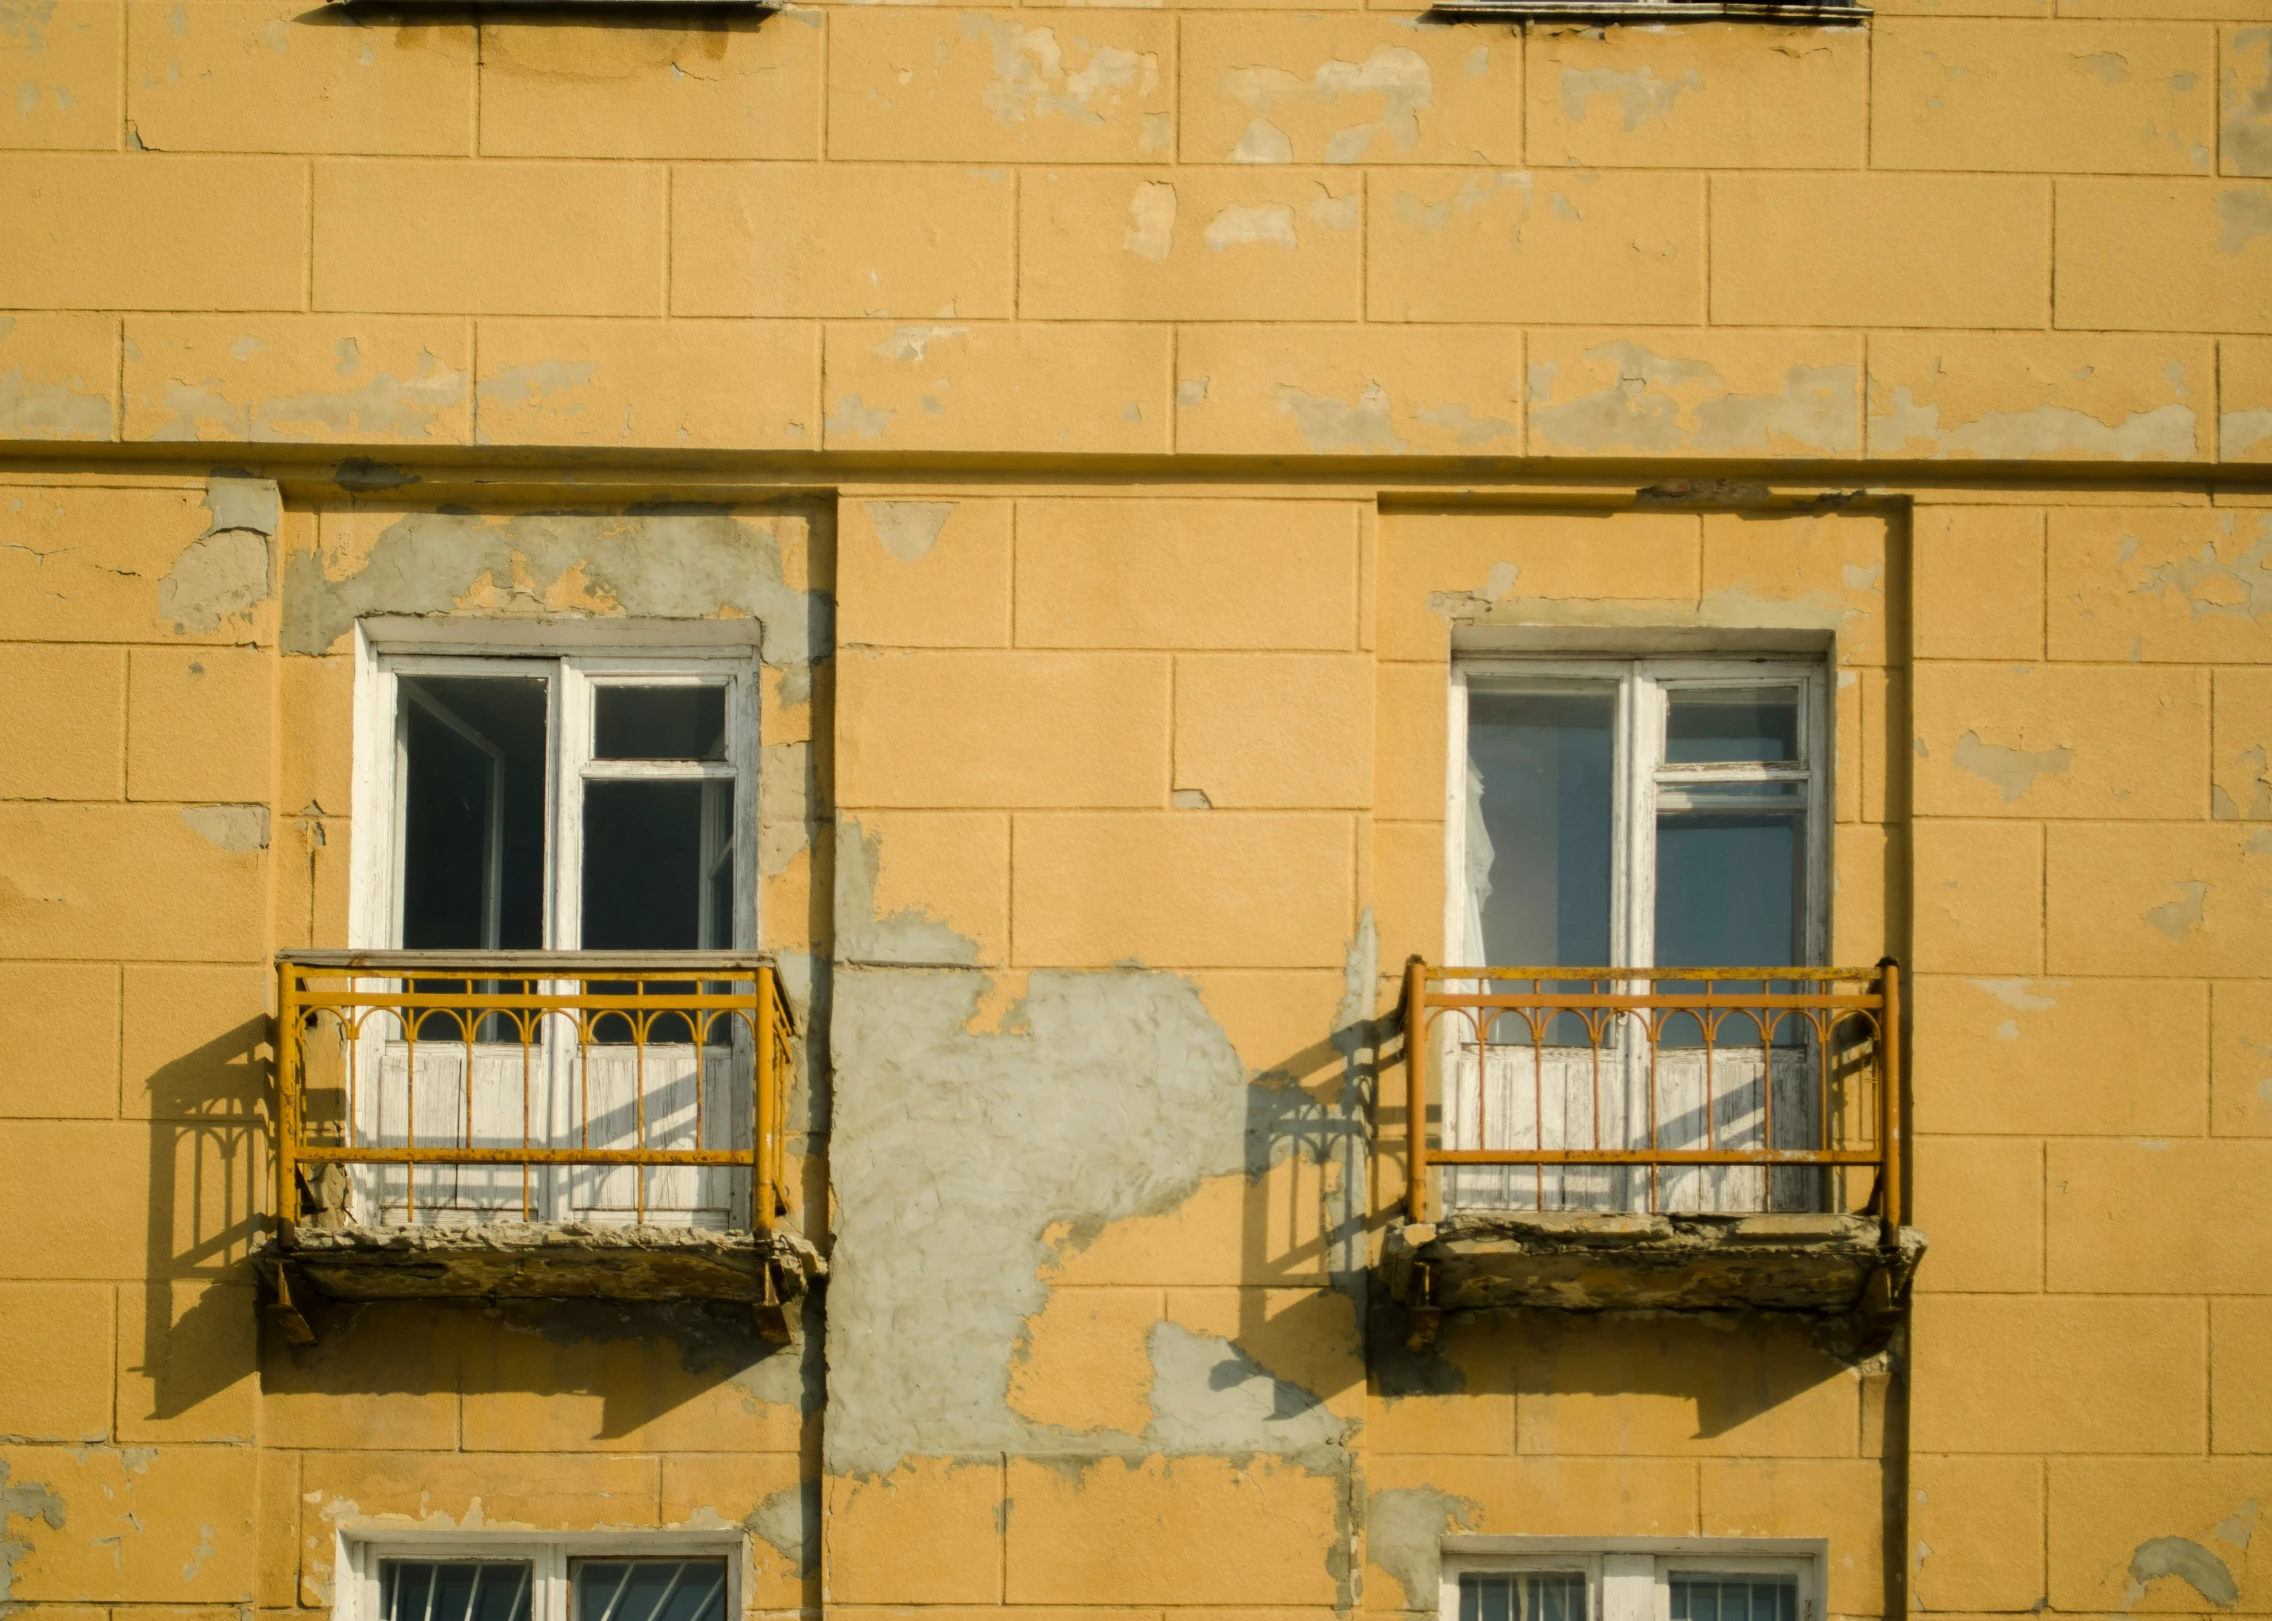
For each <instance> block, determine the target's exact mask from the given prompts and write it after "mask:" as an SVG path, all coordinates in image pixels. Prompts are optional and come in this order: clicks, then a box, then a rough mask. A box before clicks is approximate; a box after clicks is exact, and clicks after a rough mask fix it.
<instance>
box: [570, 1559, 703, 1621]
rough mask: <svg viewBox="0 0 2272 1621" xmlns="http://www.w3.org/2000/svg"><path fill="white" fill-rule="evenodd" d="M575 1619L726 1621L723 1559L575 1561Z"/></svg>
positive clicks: (572, 1575)
mask: <svg viewBox="0 0 2272 1621" xmlns="http://www.w3.org/2000/svg"><path fill="white" fill-rule="evenodd" d="M568 1582H569V1598H568V1605H569V1610H570V1612H571V1617H572V1621H725V1615H726V1562H725V1561H724V1560H723V1559H575V1560H571V1561H569V1565H568Z"/></svg>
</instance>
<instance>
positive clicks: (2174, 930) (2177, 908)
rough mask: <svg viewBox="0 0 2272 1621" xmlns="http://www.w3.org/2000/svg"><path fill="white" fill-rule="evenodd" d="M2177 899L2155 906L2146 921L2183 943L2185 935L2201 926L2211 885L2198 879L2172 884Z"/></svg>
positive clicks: (2147, 915)
mask: <svg viewBox="0 0 2272 1621" xmlns="http://www.w3.org/2000/svg"><path fill="white" fill-rule="evenodd" d="M2169 887H2170V888H2172V889H2174V890H2176V891H2177V899H2176V900H2174V901H2169V902H2166V903H2164V904H2163V905H2160V906H2157V907H2154V908H2153V909H2152V910H2151V911H2149V912H2147V914H2146V921H2147V922H2148V923H2150V924H2152V925H2153V926H2154V927H2155V928H2157V929H2159V930H2160V931H2161V932H2162V933H2163V934H2164V935H2166V936H2168V937H2169V939H2170V940H2171V941H2173V942H2175V943H2178V944H2183V943H2184V940H2185V937H2186V936H2187V935H2189V934H2191V933H2192V932H2193V931H2194V930H2196V929H2198V928H2199V927H2201V919H2202V916H2203V915H2204V912H2205V911H2206V908H2207V903H2208V896H2209V886H2208V885H2207V884H2204V883H2200V882H2197V881H2188V882H2185V883H2179V884H2172V885H2170V886H2169Z"/></svg>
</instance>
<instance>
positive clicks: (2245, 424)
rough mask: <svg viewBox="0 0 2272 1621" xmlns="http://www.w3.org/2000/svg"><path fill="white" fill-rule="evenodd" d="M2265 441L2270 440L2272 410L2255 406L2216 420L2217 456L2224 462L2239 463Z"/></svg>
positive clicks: (2228, 413)
mask: <svg viewBox="0 0 2272 1621" xmlns="http://www.w3.org/2000/svg"><path fill="white" fill-rule="evenodd" d="M2267 439H2272V409H2267V408H2265V407H2264V406H2261V405H2256V406H2251V407H2250V408H2249V409H2247V410H2245V411H2227V412H2225V413H2224V414H2223V415H2222V416H2220V417H2218V418H2217V454H2218V456H2219V457H2220V458H2222V459H2223V460H2225V461H2228V462H2231V461H2239V460H2240V459H2241V458H2242V457H2244V456H2246V455H2248V454H2249V453H2250V452H2251V451H2253V450H2254V449H2255V448H2256V447H2257V446H2258V445H2260V444H2262V443H2263V442H2264V441H2265V440H2267Z"/></svg>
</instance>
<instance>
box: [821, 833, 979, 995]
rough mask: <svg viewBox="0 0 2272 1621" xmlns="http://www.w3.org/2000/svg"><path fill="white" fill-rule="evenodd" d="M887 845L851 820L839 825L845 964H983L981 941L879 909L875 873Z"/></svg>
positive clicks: (924, 918)
mask: <svg viewBox="0 0 2272 1621" xmlns="http://www.w3.org/2000/svg"><path fill="white" fill-rule="evenodd" d="M882 859H883V844H882V841H881V840H879V839H878V838H876V837H875V836H874V835H873V834H870V833H869V832H867V831H866V830H865V829H863V828H862V827H861V825H860V823H859V821H858V820H857V819H856V818H854V817H850V816H846V817H841V818H839V819H838V821H837V824H836V954H837V958H838V960H839V961H841V962H847V963H861V964H873V965H885V966H900V967H906V966H914V965H923V966H929V967H954V966H969V965H973V964H975V963H976V962H977V961H978V942H976V941H975V940H970V939H967V938H965V937H964V936H962V935H960V934H957V933H956V932H955V931H954V930H953V929H952V928H950V927H949V926H948V925H947V924H945V923H943V922H941V921H940V920H939V919H937V918H935V917H932V916H930V915H928V914H927V913H923V912H918V911H915V910H913V909H912V908H902V909H901V910H899V911H896V912H893V913H892V914H891V915H889V916H888V917H886V916H879V915H878V914H877V911H876V869H877V866H878V864H879V863H880V862H881V861H882Z"/></svg>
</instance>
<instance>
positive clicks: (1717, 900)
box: [1656, 782, 1806, 968]
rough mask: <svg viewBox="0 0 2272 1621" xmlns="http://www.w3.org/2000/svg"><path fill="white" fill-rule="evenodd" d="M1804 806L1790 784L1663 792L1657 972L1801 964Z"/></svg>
mask: <svg viewBox="0 0 2272 1621" xmlns="http://www.w3.org/2000/svg"><path fill="white" fill-rule="evenodd" d="M1804 807H1805V793H1804V789H1803V788H1802V787H1800V786H1799V785H1797V784H1793V783H1778V782H1747V783H1714V784H1711V785H1709V786H1703V785H1700V786H1698V787H1695V788H1690V789H1682V790H1675V789H1672V788H1666V789H1663V790H1662V791H1661V792H1660V793H1659V795H1658V800H1657V951H1656V960H1657V964H1658V966H1659V967H1663V968H1712V967H1723V966H1724V967H1743V966H1750V965H1755V964H1782V963H1794V962H1802V961H1804V960H1805V949H1806V941H1805V938H1804V935H1803V932H1802V923H1803V918H1802V908H1803V907H1804V905H1805V901H1806V896H1805V891H1804V880H1803V876H1802V867H1801V863H1802V862H1803V860H1804V859H1805V853H1806V814H1805V809H1804Z"/></svg>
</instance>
